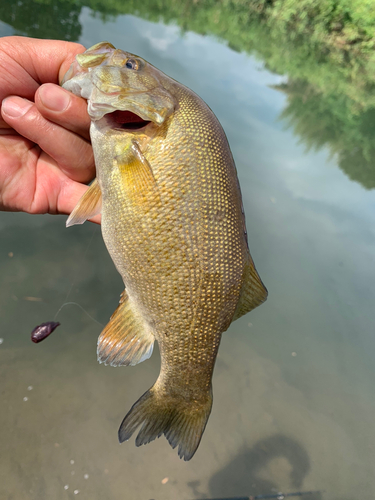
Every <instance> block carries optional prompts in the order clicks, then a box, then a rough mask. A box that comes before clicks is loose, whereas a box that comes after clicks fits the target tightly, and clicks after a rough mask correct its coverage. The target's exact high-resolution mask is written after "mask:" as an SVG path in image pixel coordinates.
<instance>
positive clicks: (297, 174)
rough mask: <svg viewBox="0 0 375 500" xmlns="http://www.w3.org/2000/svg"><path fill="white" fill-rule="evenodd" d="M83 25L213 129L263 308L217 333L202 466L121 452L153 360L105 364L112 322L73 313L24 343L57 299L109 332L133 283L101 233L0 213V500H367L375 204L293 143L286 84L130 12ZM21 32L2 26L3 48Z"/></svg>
mask: <svg viewBox="0 0 375 500" xmlns="http://www.w3.org/2000/svg"><path fill="white" fill-rule="evenodd" d="M41 8H42V9H43V7H41ZM77 19H79V23H80V25H81V26H82V32H81V36H80V39H79V41H80V42H82V43H83V44H84V45H86V46H90V45H93V44H94V43H96V42H98V41H102V40H109V41H110V42H111V43H113V44H114V45H115V46H117V47H119V48H123V49H126V50H128V51H130V52H134V53H136V54H139V55H141V56H142V57H144V58H145V59H147V60H149V61H150V62H152V63H153V64H154V65H155V66H157V67H158V68H160V69H161V70H163V71H165V72H166V73H167V74H169V75H170V76H172V77H173V78H176V79H177V80H179V81H181V82H182V83H184V84H186V85H187V86H189V87H191V88H192V89H193V90H194V91H196V92H197V93H198V94H199V95H200V96H201V97H202V98H203V99H204V100H205V101H206V102H207V103H208V104H209V106H210V107H211V108H212V109H213V111H214V112H215V114H216V115H217V116H218V118H219V120H220V121H221V123H222V125H223V127H224V129H225V131H226V133H227V135H228V139H229V142H230V145H231V148H232V151H233V155H234V158H235V161H236V164H237V169H238V175H239V179H240V183H241V187H242V193H243V199H244V207H245V212H246V219H247V227H248V233H249V244H250V249H251V253H252V255H253V258H254V260H255V263H256V266H257V269H258V271H259V273H260V275H261V277H262V279H263V280H264V282H265V284H266V285H267V288H268V290H269V299H268V301H267V302H266V303H265V304H264V305H263V306H261V307H260V308H259V309H257V310H255V311H253V312H252V313H250V314H249V315H247V316H245V317H244V318H242V319H240V320H239V321H237V322H235V323H234V324H233V325H232V326H231V328H230V329H229V331H228V332H227V333H226V334H225V335H224V336H223V340H222V345H221V348H220V351H219V357H218V361H217V365H216V368H215V374H214V381H213V386H214V406H213V411H212V415H211V417H210V420H209V423H208V426H207V429H206V432H205V434H204V437H203V440H202V443H201V445H200V448H199V450H198V452H197V454H196V456H195V457H194V458H193V460H192V461H191V462H189V463H185V462H183V461H180V460H179V459H178V457H177V454H176V451H173V450H172V449H171V448H170V447H169V445H168V443H167V441H166V440H165V439H164V438H161V439H159V440H157V441H156V442H154V443H151V444H149V445H147V446H145V447H142V448H136V447H135V445H134V442H133V439H132V440H131V441H129V442H127V443H124V444H123V445H122V446H120V445H119V444H118V442H117V429H118V425H119V423H120V422H121V420H122V418H123V416H124V415H125V413H126V412H127V411H128V410H129V408H130V407H131V405H132V404H133V403H134V402H135V401H136V400H137V399H138V397H139V396H140V395H141V394H143V392H144V391H145V390H147V389H148V388H149V387H150V386H151V385H152V384H153V382H154V380H155V378H156V376H157V374H158V370H159V355H158V353H157V352H155V353H154V355H153V356H152V358H151V360H149V361H147V362H145V363H142V364H141V365H138V366H136V367H129V368H117V369H115V368H111V367H104V366H100V365H99V364H98V363H97V361H96V340H97V336H98V334H99V333H100V331H101V326H100V325H99V324H97V323H96V322H95V321H94V320H93V319H92V318H90V317H89V316H88V315H87V314H86V313H85V312H83V311H82V310H81V309H80V308H79V307H77V306H75V305H67V306H66V307H64V308H63V309H62V310H61V312H60V313H59V315H58V317H57V319H58V320H59V321H60V322H61V326H60V327H59V329H58V330H56V331H55V332H54V333H53V334H52V335H51V337H50V338H49V339H47V340H46V341H44V342H43V343H41V344H38V345H35V344H32V343H31V341H30V332H31V330H32V328H33V327H34V326H35V325H37V324H39V323H41V322H43V321H48V320H52V319H53V318H54V317H55V314H56V313H57V311H58V310H59V308H60V307H61V305H62V304H63V303H64V302H77V303H78V304H80V306H81V307H83V308H84V309H85V310H86V311H87V313H89V315H91V316H92V317H93V318H95V320H96V321H97V322H99V323H101V324H105V323H106V322H107V320H108V318H109V316H110V314H111V313H112V312H113V310H114V309H115V307H116V306H117V303H118V298H119V295H120V292H121V290H122V282H121V278H120V276H119V275H118V274H117V272H116V271H115V269H114V266H113V264H112V262H111V260H110V258H109V256H108V255H107V252H106V249H105V247H104V244H103V242H102V239H101V234H100V229H99V228H98V227H97V226H94V225H90V224H85V225H84V226H82V227H73V228H70V229H65V217H52V216H29V215H26V214H11V213H2V214H0V231H1V237H0V280H1V286H0V337H1V339H2V343H1V345H0V390H1V405H0V408H1V410H0V450H1V453H0V498H1V499H7V500H8V499H9V500H10V499H20V498H24V499H26V498H27V499H31V500H39V499H54V500H60V499H69V498H76V496H78V497H82V498H86V499H90V500H103V499H111V500H123V499H132V500H138V499H139V500H150V499H159V500H162V499H163V500H172V499H173V500H175V499H181V500H182V499H186V500H188V499H198V498H213V497H215V498H216V497H236V496H237V497H238V496H241V495H242V496H248V495H255V494H267V493H272V492H275V491H306V490H321V491H322V493H320V494H315V495H313V496H312V495H311V496H308V497H306V498H310V499H313V500H320V499H322V500H323V499H332V500H350V499H354V498H361V499H370V498H373V491H374V490H375V479H374V475H373V470H374V466H375V433H374V425H373V421H374V414H375V370H374V362H373V359H374V354H375V335H374V318H375V310H374V304H375V293H374V286H373V284H374V282H375V266H374V263H375V262H374V260H375V259H374V255H375V230H374V227H375V224H374V223H375V191H374V190H366V189H364V188H363V187H362V186H361V185H360V184H359V183H357V182H354V181H351V180H349V178H348V177H347V176H346V175H345V174H344V173H343V172H342V171H341V170H340V169H339V168H338V166H337V162H338V156H337V155H333V156H332V155H330V154H329V151H328V150H327V149H324V148H323V149H321V150H320V151H318V152H314V151H310V152H306V150H305V147H304V146H303V145H302V144H300V138H299V137H298V136H295V135H293V130H292V129H289V130H286V129H285V122H283V121H282V120H281V119H280V115H281V113H282V112H283V111H284V110H285V108H286V106H287V104H288V100H287V99H288V98H287V95H286V94H285V92H280V90H279V89H280V88H281V87H282V85H283V84H285V83H286V82H287V81H288V78H287V76H278V75H276V74H273V73H270V72H269V71H267V70H266V69H265V68H264V65H263V63H262V62H261V61H259V60H255V59H254V58H252V57H250V56H248V55H246V54H242V53H236V52H234V51H232V50H231V49H230V48H228V47H226V46H225V45H224V44H222V43H219V42H218V41H216V40H214V39H212V38H210V37H204V36H201V35H197V34H194V33H191V32H187V33H185V34H181V32H180V30H179V28H177V27H176V26H174V25H169V26H166V25H164V24H163V23H162V22H159V23H151V22H148V21H146V20H142V19H140V18H137V17H135V16H131V15H127V16H119V17H117V18H116V19H112V20H107V21H106V22H105V23H104V22H102V20H100V19H99V18H98V17H94V16H93V15H92V13H91V11H90V10H89V9H88V8H83V9H82V10H81V11H80V14H79V18H78V17H77ZM8 22H9V21H8ZM14 25H15V26H16V24H14ZM18 29H20V28H18ZM14 32H15V31H14V29H13V28H12V27H11V26H10V24H5V23H0V34H1V35H2V36H4V35H9V34H12V33H14ZM36 34H37V33H36ZM276 87H279V89H278V88H276ZM369 127H370V128H371V127H372V130H374V127H375V123H370V124H369ZM323 490H324V493H323Z"/></svg>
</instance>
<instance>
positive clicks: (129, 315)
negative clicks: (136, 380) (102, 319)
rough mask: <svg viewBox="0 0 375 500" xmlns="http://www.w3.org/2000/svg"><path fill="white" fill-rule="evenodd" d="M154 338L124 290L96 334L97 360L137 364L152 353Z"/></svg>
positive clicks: (108, 363) (119, 364) (107, 362)
mask: <svg viewBox="0 0 375 500" xmlns="http://www.w3.org/2000/svg"><path fill="white" fill-rule="evenodd" d="M154 341H155V337H154V335H153V334H152V333H151V332H150V331H147V330H146V326H145V324H144V322H143V320H142V319H141V317H140V316H139V315H138V314H137V313H136V311H134V308H132V306H131V304H130V301H129V298H128V294H127V293H126V290H124V292H123V293H122V294H121V298H120V304H119V306H118V307H117V309H116V311H115V312H114V313H113V315H112V317H111V319H110V320H109V323H108V324H107V326H106V327H105V328H104V330H103V331H102V333H101V334H100V336H99V339H98V361H99V362H100V363H104V364H105V365H112V366H121V365H132V366H133V365H136V364H138V363H141V362H142V361H145V360H146V359H148V358H149V357H150V356H151V354H152V350H153V348H154Z"/></svg>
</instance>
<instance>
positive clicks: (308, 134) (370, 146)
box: [0, 0, 375, 189]
mask: <svg viewBox="0 0 375 500" xmlns="http://www.w3.org/2000/svg"><path fill="white" fill-rule="evenodd" d="M271 4H272V2H267V1H263V2H253V1H251V2H247V1H243V0H225V1H224V0H220V1H213V0H181V1H179V2H175V1H174V0H160V1H158V2H155V0H143V1H142V2H140V1H139V0H18V1H14V0H3V1H2V2H0V19H1V20H2V21H4V22H5V23H7V24H10V25H11V26H13V27H14V28H15V29H16V31H17V33H18V34H24V35H28V36H33V37H39V38H55V39H64V40H70V41H76V40H78V39H79V37H80V35H81V25H80V23H79V15H80V12H81V9H82V8H83V7H89V8H91V9H92V11H93V12H94V13H95V14H97V15H99V16H100V17H102V18H103V19H106V18H108V17H109V16H112V17H114V16H116V15H118V14H134V15H137V16H139V17H142V18H144V19H148V20H150V21H155V22H158V21H160V20H163V21H164V22H166V23H169V22H173V23H177V24H178V25H179V26H180V27H181V29H182V30H190V31H194V32H196V33H201V34H212V35H215V36H217V37H219V38H221V39H223V40H225V41H226V42H227V43H228V45H229V46H230V47H231V48H233V49H234V50H238V51H245V52H247V53H249V54H254V55H255V56H257V57H259V58H260V59H261V60H262V61H264V63H265V66H266V67H267V68H268V69H269V70H271V71H274V72H276V73H279V74H286V75H287V76H288V77H289V81H288V83H286V84H285V85H282V86H279V87H277V89H278V90H282V91H283V92H285V94H286V95H287V96H288V105H287V107H286V109H285V110H284V111H283V113H282V115H281V119H283V120H285V121H286V123H287V126H289V127H290V128H292V129H293V131H294V132H295V134H296V135H298V136H300V138H301V140H302V142H303V143H304V144H305V145H306V146H307V148H314V149H320V148H322V147H324V146H325V147H328V148H329V149H330V151H331V152H332V154H334V155H336V156H337V159H338V165H339V167H340V168H341V169H342V170H343V171H344V172H345V173H346V174H347V175H348V176H349V178H350V179H352V180H354V181H356V182H359V183H360V184H362V185H363V186H364V187H365V188H367V189H373V188H375V169H374V166H373V163H374V158H375V92H374V90H375V80H374V77H373V61H372V59H371V57H370V56H369V55H368V54H366V53H360V52H358V49H357V48H355V46H353V48H350V47H351V46H350V44H349V45H348V44H346V45H345V47H341V48H340V47H338V46H333V45H331V46H328V45H324V44H323V42H320V41H319V39H318V38H317V37H316V36H312V34H311V32H310V31H309V30H307V31H306V32H303V31H302V32H298V33H297V32H293V31H290V30H289V31H288V30H285V26H284V25H283V23H282V21H281V20H279V21H278V19H277V17H275V16H274V17H272V16H269V17H268V18H267V16H266V15H265V10H264V8H265V7H267V5H268V6H269V5H271ZM257 6H258V7H257ZM262 6H263V7H262ZM267 8H268V7H267ZM348 47H349V48H348Z"/></svg>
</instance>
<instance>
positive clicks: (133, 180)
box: [116, 141, 159, 204]
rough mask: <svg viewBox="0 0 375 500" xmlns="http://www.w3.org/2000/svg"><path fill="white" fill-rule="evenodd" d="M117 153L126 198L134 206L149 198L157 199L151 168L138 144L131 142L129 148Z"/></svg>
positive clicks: (156, 189) (156, 188) (157, 193)
mask: <svg viewBox="0 0 375 500" xmlns="http://www.w3.org/2000/svg"><path fill="white" fill-rule="evenodd" d="M118 153H119V154H118V155H117V156H116V161H117V165H118V168H119V169H120V172H121V177H122V181H123V183H124V188H125V191H126V195H127V198H128V199H129V200H131V201H132V202H133V203H136V204H140V203H142V202H143V201H145V200H146V199H147V200H150V197H154V198H155V199H159V192H158V187H157V184H156V181H155V177H154V174H153V172H152V169H151V166H150V164H149V162H148V161H147V159H146V158H145V156H144V154H143V153H142V151H141V150H140V148H139V146H138V144H136V143H135V142H134V141H132V142H131V144H130V145H129V147H127V148H126V149H123V150H120V151H118Z"/></svg>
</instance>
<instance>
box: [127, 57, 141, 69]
mask: <svg viewBox="0 0 375 500" xmlns="http://www.w3.org/2000/svg"><path fill="white" fill-rule="evenodd" d="M125 66H126V67H127V68H129V69H138V63H137V61H136V60H135V59H128V60H127V61H126V63H125Z"/></svg>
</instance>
